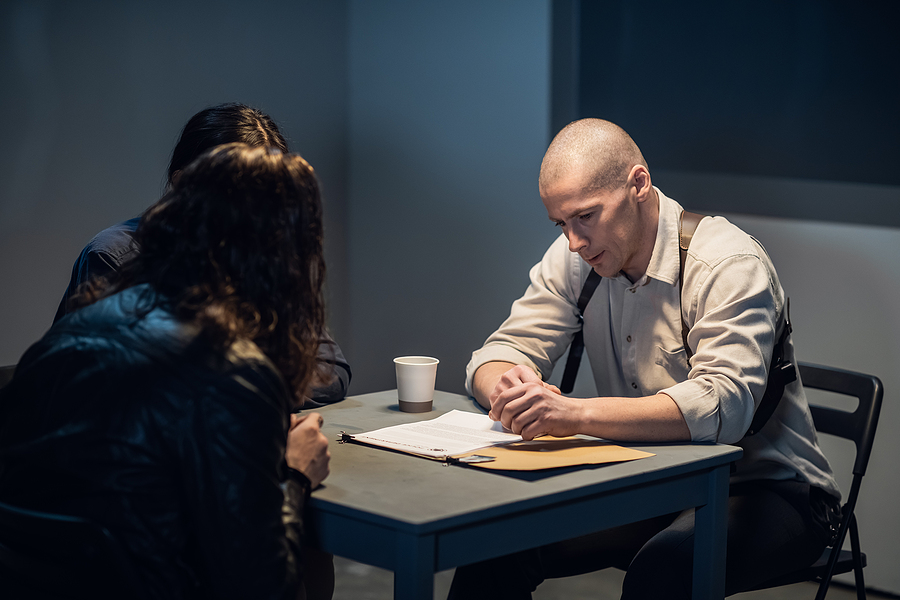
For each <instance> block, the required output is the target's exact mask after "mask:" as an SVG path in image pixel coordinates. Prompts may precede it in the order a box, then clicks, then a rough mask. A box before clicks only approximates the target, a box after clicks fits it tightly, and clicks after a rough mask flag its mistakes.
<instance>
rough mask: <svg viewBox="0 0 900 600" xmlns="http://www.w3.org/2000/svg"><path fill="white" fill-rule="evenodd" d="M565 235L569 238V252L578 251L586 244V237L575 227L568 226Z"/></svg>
mask: <svg viewBox="0 0 900 600" xmlns="http://www.w3.org/2000/svg"><path fill="white" fill-rule="evenodd" d="M566 237H567V238H568V239H569V252H580V251H581V250H583V249H584V248H585V247H586V246H587V245H588V243H587V238H585V237H584V236H583V235H581V234H580V233H578V231H576V228H575V227H570V228H569V231H568V235H567V236H566Z"/></svg>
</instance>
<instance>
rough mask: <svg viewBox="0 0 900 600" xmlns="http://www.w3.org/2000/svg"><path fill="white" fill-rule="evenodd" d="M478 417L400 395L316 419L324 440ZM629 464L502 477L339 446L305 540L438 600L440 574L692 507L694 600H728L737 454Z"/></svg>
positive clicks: (706, 453) (456, 402)
mask: <svg viewBox="0 0 900 600" xmlns="http://www.w3.org/2000/svg"><path fill="white" fill-rule="evenodd" d="M454 408H456V409H461V410H468V411H472V412H478V411H479V410H480V409H479V407H478V406H477V405H476V404H475V403H474V402H473V401H472V400H471V399H469V398H467V397H465V396H461V395H458V394H450V393H446V392H435V397H434V410H432V412H429V413H419V414H409V413H402V412H400V411H399V409H398V407H397V392H396V391H388V392H378V393H374V394H366V395H361V396H353V397H350V398H347V399H346V400H344V401H343V402H340V403H338V404H335V405H331V406H328V407H325V408H322V409H318V411H319V412H320V413H322V415H323V416H324V418H325V425H324V427H323V431H324V432H325V434H326V435H327V436H328V438H329V439H330V440H336V438H337V437H338V435H339V433H340V432H341V431H346V432H347V433H361V432H364V431H371V430H373V429H379V428H381V427H387V426H389V425H397V424H399V423H408V422H411V421H420V420H425V419H433V418H435V417H437V416H439V415H442V414H444V413H445V412H448V411H450V410H452V409H454ZM640 448H641V449H643V450H646V451H648V452H653V453H655V454H656V456H653V457H650V458H644V459H640V460H636V461H630V462H625V463H615V464H608V465H601V466H586V467H579V468H571V469H555V470H550V471H546V472H532V473H525V474H518V475H506V474H503V473H502V472H496V471H494V472H492V471H490V470H481V469H478V468H475V467H461V466H444V464H443V463H441V462H438V461H432V460H428V459H424V458H420V457H416V456H410V455H406V454H401V453H397V452H392V451H389V450H383V449H378V448H371V447H367V446H363V445H360V444H353V443H347V444H338V443H336V442H335V441H332V442H331V444H330V449H331V475H330V476H329V477H328V479H326V480H325V484H324V485H323V486H322V487H321V488H319V489H318V490H316V491H315V492H313V494H312V500H311V502H310V508H311V511H310V523H309V525H310V531H311V533H312V535H313V537H314V539H315V540H317V543H318V545H319V547H320V548H321V549H322V550H325V551H327V552H331V553H333V554H336V555H338V556H343V557H346V558H349V559H351V560H355V561H357V562H361V563H365V564H369V565H374V566H376V567H381V568H383V569H389V570H391V571H393V572H394V598H395V600H421V599H428V600H431V599H432V598H433V595H434V573H436V572H437V571H442V570H444V569H450V568H453V567H457V566H460V565H464V564H467V563H472V562H476V561H481V560H485V559H488V558H492V557H496V556H501V555H504V554H509V553H511V552H516V551H519V550H524V549H527V548H533V547H536V546H541V545H544V544H549V543H552V542H558V541H561V540H565V539H570V538H574V537H577V536H580V535H584V534H588V533H592V532H596V531H601V530H603V529H607V528H609V527H615V526H617V525H622V524H625V523H630V522H634V521H639V520H641V519H646V518H650V517H654V516H658V515H663V514H667V513H671V512H675V511H679V510H683V509H685V508H690V507H696V525H695V527H696V533H695V542H694V586H693V589H694V598H704V599H719V598H722V597H723V596H724V585H725V537H726V527H725V522H726V503H727V497H728V475H729V465H730V464H731V463H732V462H733V461H735V460H737V459H738V458H740V456H741V449H740V448H735V447H733V446H723V445H712V444H669V445H647V444H641V445H640Z"/></svg>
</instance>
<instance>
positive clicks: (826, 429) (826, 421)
mask: <svg viewBox="0 0 900 600" xmlns="http://www.w3.org/2000/svg"><path fill="white" fill-rule="evenodd" d="M798 366H799V368H800V379H801V380H802V382H803V387H804V388H813V389H817V390H824V391H827V392H834V393H837V394H844V395H846V396H853V397H855V398H856V399H857V400H859V405H858V406H857V407H856V410H854V411H853V412H852V413H851V412H849V411H846V410H840V409H836V408H828V407H824V406H816V405H810V407H809V408H810V411H811V412H812V416H813V421H814V422H815V425H816V430H817V431H821V432H823V433H828V434H831V435H836V436H838V437H842V438H845V439H848V440H853V442H854V443H855V444H856V460H855V461H854V463H853V474H854V475H857V476H859V477H861V476H863V475H865V474H866V467H867V466H868V464H869V456H870V455H871V454H872V443H873V442H874V441H875V429H876V427H877V426H878V415H879V414H880V413H881V400H882V397H883V396H884V386H882V384H881V380H880V379H878V378H877V377H875V376H874V375H864V374H862V373H856V372H854V371H845V370H844V369H836V368H834V367H823V366H821V365H813V364H809V363H803V362H801V363H799V365H798Z"/></svg>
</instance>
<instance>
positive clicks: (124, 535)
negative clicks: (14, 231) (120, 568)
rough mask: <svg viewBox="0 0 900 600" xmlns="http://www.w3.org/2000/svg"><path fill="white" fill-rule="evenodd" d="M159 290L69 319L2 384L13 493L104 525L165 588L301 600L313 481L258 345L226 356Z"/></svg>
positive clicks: (5, 462) (4, 455) (4, 471)
mask: <svg viewBox="0 0 900 600" xmlns="http://www.w3.org/2000/svg"><path fill="white" fill-rule="evenodd" d="M149 291H150V290H149V289H148V288H147V287H146V286H139V287H137V288H132V289H129V290H125V291H124V292H121V293H119V294H117V295H115V296H112V297H110V298H107V299H105V300H102V301H100V302H98V303H96V304H94V305H92V306H89V307H86V308H84V309H82V310H80V311H78V312H76V313H74V314H71V315H68V316H67V317H66V318H64V319H63V320H61V321H60V322H58V323H57V324H56V325H54V326H53V327H52V328H51V329H50V331H49V332H48V333H47V334H46V335H45V336H44V337H43V338H42V339H41V340H40V341H39V342H37V343H36V344H35V345H34V346H32V347H31V348H30V349H29V350H28V351H27V352H26V353H25V355H24V356H23V358H22V360H21V361H20V363H19V365H18V367H17V370H16V375H15V378H14V379H13V380H12V382H11V383H10V384H9V385H8V386H6V387H5V388H3V389H2V391H0V500H2V501H4V502H7V503H9V504H13V505H18V506H22V507H26V508H32V509H35V510H44V511H50V512H56V513H62V514H73V515H80V516H85V517H88V518H90V519H92V520H94V521H96V522H99V523H102V524H104V525H105V526H106V527H107V528H108V529H109V530H110V531H111V532H112V534H113V535H114V536H115V537H117V538H118V540H119V542H121V544H122V545H123V546H124V547H125V548H126V549H127V551H128V552H129V553H130V556H131V558H132V559H133V560H134V564H135V566H136V567H137V569H138V572H139V574H140V576H141V577H142V578H143V580H144V584H145V589H146V590H147V591H148V592H149V595H150V597H154V598H196V597H214V598H289V597H294V596H295V594H296V589H297V586H298V583H299V578H300V573H299V564H300V560H299V559H300V556H299V552H300V548H299V536H300V534H301V522H300V517H299V512H300V511H301V509H302V505H303V503H304V502H305V500H306V498H307V497H308V495H309V490H308V481H306V480H305V478H304V477H303V476H302V475H299V474H297V473H296V472H294V471H291V470H289V469H288V468H287V467H286V465H285V464H284V451H285V440H286V432H287V428H288V414H289V411H290V406H289V395H288V393H287V390H286V388H285V384H284V382H283V380H282V378H281V376H280V375H279V373H278V372H277V371H276V369H275V367H274V366H273V365H272V363H271V362H269V360H268V359H267V358H266V357H265V356H264V355H263V354H262V353H261V352H260V351H259V349H258V348H257V346H256V345H254V344H253V343H251V342H247V341H239V342H236V343H235V344H233V345H232V347H231V348H230V349H229V350H228V351H227V353H225V355H223V353H222V352H215V351H213V350H212V348H211V346H210V345H209V344H208V343H207V342H205V341H204V339H203V336H202V335H199V330H198V328H197V327H196V326H192V325H186V324H184V323H180V322H178V321H176V320H175V319H174V318H173V317H172V315H171V314H169V313H167V312H166V311H164V310H162V309H160V308H157V309H154V310H153V311H152V312H150V313H149V314H147V315H145V316H143V317H138V316H136V314H135V312H134V307H135V305H136V304H139V303H140V302H141V300H140V293H141V292H149Z"/></svg>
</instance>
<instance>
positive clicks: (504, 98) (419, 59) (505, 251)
mask: <svg viewBox="0 0 900 600" xmlns="http://www.w3.org/2000/svg"><path fill="white" fill-rule="evenodd" d="M351 6H352V10H351V19H350V107H351V108H350V130H351V132H352V135H351V145H350V204H349V211H348V214H349V222H348V240H349V247H348V265H349V268H350V280H351V282H352V284H351V285H352V290H353V293H352V295H351V311H350V319H351V329H352V336H351V345H350V347H349V351H350V352H351V353H352V356H353V370H354V378H355V379H354V384H353V386H354V391H356V392H362V391H371V390H376V389H385V388H391V387H393V386H394V370H393V363H392V362H391V359H392V358H393V357H395V356H401V355H407V354H428V355H433V356H436V357H437V358H439V359H440V360H441V364H440V366H439V368H438V387H440V388H441V389H444V390H448V391H455V392H460V391H462V390H463V389H464V388H463V378H464V376H463V370H464V368H465V364H466V363H467V362H468V359H469V354H471V351H472V350H473V349H474V348H476V347H477V346H479V345H480V344H481V343H482V342H483V341H484V339H485V338H486V337H487V335H488V333H490V331H491V329H492V328H493V327H495V326H496V324H497V323H499V322H500V321H501V320H502V319H503V317H504V315H505V314H506V312H507V311H508V310H509V304H510V302H511V301H512V300H513V299H514V298H515V297H516V296H517V295H519V294H521V292H522V291H523V290H524V289H525V285H526V284H527V282H528V279H527V269H528V267H529V266H530V265H531V264H533V263H534V262H536V261H537V260H538V259H539V258H540V256H541V254H542V253H543V247H544V246H546V245H547V243H549V241H550V240H551V239H552V238H553V236H554V232H553V230H552V227H550V226H549V225H548V223H549V222H548V221H547V218H546V215H545V214H544V213H543V208H542V207H541V204H540V199H539V197H538V196H537V191H536V181H537V171H538V167H539V166H540V160H541V157H542V156H543V151H544V150H545V149H546V145H547V143H548V141H549V140H548V137H547V131H548V121H547V118H548V111H549V106H548V101H549V87H548V86H549V64H548V60H549V59H548V52H549V22H548V18H549V3H548V2H546V1H541V2H537V1H531V2H490V3H484V2H478V1H474V0H472V1H468V2H452V3H445V2H418V1H415V0H410V1H407V2H404V1H392V2H386V3H385V2H381V3H373V2H365V1H359V2H354V3H353V4H352V5H351Z"/></svg>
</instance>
